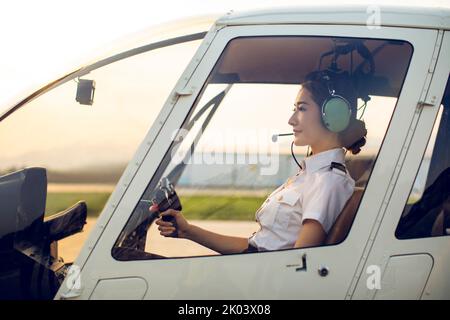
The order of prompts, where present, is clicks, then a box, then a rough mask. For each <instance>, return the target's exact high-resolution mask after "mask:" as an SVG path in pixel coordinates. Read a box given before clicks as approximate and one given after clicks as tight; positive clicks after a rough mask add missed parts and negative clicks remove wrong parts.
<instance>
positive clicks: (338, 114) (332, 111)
mask: <svg viewBox="0 0 450 320" xmlns="http://www.w3.org/2000/svg"><path fill="white" fill-rule="evenodd" d="M350 117H351V109H350V105H349V103H348V102H347V100H345V99H344V98H342V97H340V96H336V95H334V96H332V97H331V98H330V99H328V100H326V101H325V103H324V104H323V106H322V119H323V123H324V124H325V126H326V127H327V129H328V130H330V131H333V132H341V131H343V130H345V129H346V128H347V126H348V124H349V123H350Z"/></svg>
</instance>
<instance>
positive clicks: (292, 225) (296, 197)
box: [156, 76, 367, 254]
mask: <svg viewBox="0 0 450 320" xmlns="http://www.w3.org/2000/svg"><path fill="white" fill-rule="evenodd" d="M334 85H335V86H336V88H333V86H334ZM334 89H336V93H335V91H334ZM356 102H357V96H356V94H355V91H354V90H353V87H352V86H351V84H350V82H347V81H339V82H337V83H332V82H331V81H329V78H328V77H326V76H325V77H323V78H320V79H316V80H309V81H306V82H304V83H303V84H302V85H301V88H300V90H299V92H298V94H297V97H296V100H295V103H294V106H295V108H294V110H293V111H294V112H293V114H292V116H291V117H290V119H289V121H288V123H289V125H291V126H292V128H293V132H294V141H293V143H294V144H295V145H296V146H309V147H310V148H311V151H312V153H311V155H309V156H307V157H306V158H305V159H304V160H302V161H301V163H300V170H299V171H298V173H297V174H296V175H295V176H292V177H290V178H289V179H288V180H287V181H286V182H285V183H284V184H283V185H281V186H280V187H279V188H277V189H276V190H275V191H273V192H272V193H271V194H270V195H269V197H268V198H267V199H266V201H265V202H264V203H263V204H262V206H261V207H260V208H259V209H258V211H257V212H256V221H257V222H258V223H259V224H260V226H261V228H260V230H259V231H257V232H255V233H254V234H253V235H252V236H250V237H249V238H241V237H234V236H226V235H221V234H218V233H214V232H211V231H208V230H205V229H202V228H200V227H198V226H195V225H192V224H190V223H188V221H187V220H186V219H185V218H184V216H183V214H182V213H181V212H180V211H176V210H173V209H169V210H167V211H165V212H163V213H161V217H160V218H159V219H158V220H156V224H158V226H159V227H158V230H159V231H160V234H161V235H163V236H165V237H173V236H174V234H175V233H174V232H175V231H177V236H178V237H179V238H185V239H190V240H192V241H195V242H197V243H199V244H201V245H203V246H205V247H208V248H210V249H212V250H214V251H217V252H219V253H221V254H230V253H240V252H254V251H264V250H279V249H287V248H299V247H311V246H318V245H321V244H322V243H323V242H324V240H325V238H326V235H327V233H328V232H329V231H330V229H331V227H332V226H333V223H334V221H335V220H336V218H337V216H338V215H339V213H340V212H341V211H342V209H343V207H344V205H345V203H346V202H347V200H348V199H349V198H350V196H351V195H352V193H353V189H354V186H355V181H354V180H353V179H352V177H351V176H350V175H349V173H348V171H347V170H346V168H345V166H344V156H345V152H346V151H345V150H344V149H343V147H344V148H345V149H346V150H349V151H351V152H352V153H353V154H357V153H358V152H359V151H360V148H361V147H362V146H363V145H364V144H365V141H366V140H365V136H366V134H367V131H366V128H365V125H364V122H362V121H360V120H357V119H356ZM165 215H171V216H173V217H174V218H175V219H176V228H175V226H174V225H173V224H172V223H171V222H167V221H163V220H162V216H165Z"/></svg>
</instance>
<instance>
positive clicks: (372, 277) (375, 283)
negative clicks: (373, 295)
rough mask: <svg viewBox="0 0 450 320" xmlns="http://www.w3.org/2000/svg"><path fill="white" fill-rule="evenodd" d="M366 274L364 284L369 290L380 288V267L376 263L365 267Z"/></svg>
mask: <svg viewBox="0 0 450 320" xmlns="http://www.w3.org/2000/svg"><path fill="white" fill-rule="evenodd" d="M366 274H368V275H369V276H368V277H367V280H366V286H367V289H369V290H380V289H381V268H380V266H377V265H370V266H368V267H367V269H366Z"/></svg>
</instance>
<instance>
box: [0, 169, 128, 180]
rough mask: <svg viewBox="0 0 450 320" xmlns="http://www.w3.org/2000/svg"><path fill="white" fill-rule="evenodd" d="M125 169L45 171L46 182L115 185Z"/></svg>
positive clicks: (0, 171)
mask: <svg viewBox="0 0 450 320" xmlns="http://www.w3.org/2000/svg"><path fill="white" fill-rule="evenodd" d="M125 167H126V165H121V166H107V167H103V168H86V169H74V170H65V171H59V170H52V169H50V170H49V169H47V181H48V182H49V183H117V181H119V179H120V176H121V175H122V173H123V171H124V170H125ZM21 169H23V168H15V167H11V168H8V169H5V170H0V175H5V174H8V173H11V172H15V171H18V170H21Z"/></svg>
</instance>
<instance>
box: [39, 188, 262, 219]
mask: <svg viewBox="0 0 450 320" xmlns="http://www.w3.org/2000/svg"><path fill="white" fill-rule="evenodd" d="M109 196H110V193H107V192H54V193H52V192H49V193H48V194H47V207H46V215H51V214H54V213H57V212H59V211H62V210H64V209H66V208H68V207H70V206H72V205H73V204H75V203H76V202H78V201H80V200H84V201H86V203H87V206H88V215H89V216H91V217H96V216H98V215H99V214H100V212H101V210H102V209H103V207H104V205H105V203H106V201H107V200H108V198H109ZM265 199H266V197H260V196H245V197H237V196H228V195H208V196H206V195H192V196H184V197H181V204H182V206H183V214H184V216H185V217H186V218H187V219H195V220H240V221H253V220H254V219H255V212H256V210H258V208H259V207H260V206H261V204H262V203H263V201H264V200H265Z"/></svg>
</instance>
